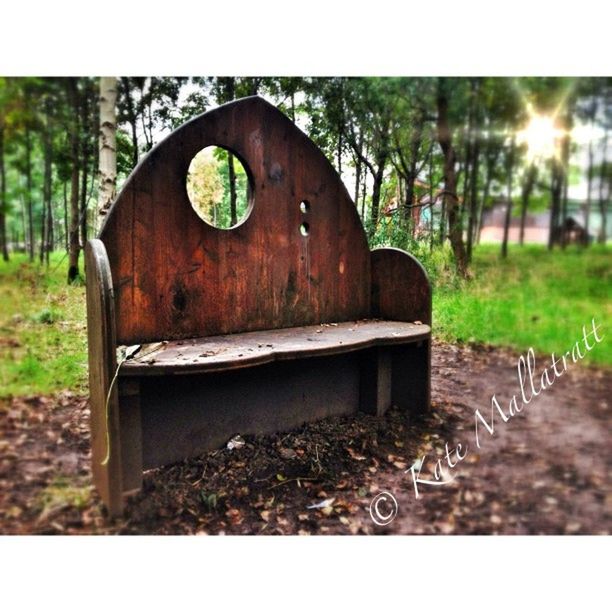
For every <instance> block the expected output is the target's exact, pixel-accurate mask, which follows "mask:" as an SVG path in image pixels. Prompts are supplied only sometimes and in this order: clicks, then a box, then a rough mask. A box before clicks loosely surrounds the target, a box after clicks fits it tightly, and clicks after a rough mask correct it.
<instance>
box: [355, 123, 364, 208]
mask: <svg viewBox="0 0 612 612" xmlns="http://www.w3.org/2000/svg"><path fill="white" fill-rule="evenodd" d="M357 147H358V148H359V153H360V154H363V134H361V133H360V134H359V143H358V145H357ZM361 167H362V162H361V158H360V157H359V155H357V158H356V159H355V206H357V205H358V202H359V187H360V185H361Z"/></svg>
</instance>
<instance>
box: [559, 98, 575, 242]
mask: <svg viewBox="0 0 612 612" xmlns="http://www.w3.org/2000/svg"><path fill="white" fill-rule="evenodd" d="M571 124H572V115H571V110H570V107H568V110H567V115H566V117H565V130H566V134H565V136H564V137H563V144H562V149H561V150H562V153H561V155H562V162H563V183H562V184H563V191H562V200H561V205H562V208H561V211H562V212H561V248H562V249H565V246H566V244H567V232H566V228H565V222H566V220H567V191H568V184H569V158H570V136H569V134H570V130H571V127H572V125H571Z"/></svg>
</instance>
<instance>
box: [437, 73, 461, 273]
mask: <svg viewBox="0 0 612 612" xmlns="http://www.w3.org/2000/svg"><path fill="white" fill-rule="evenodd" d="M437 108H438V117H437V136H438V143H439V144H440V148H441V149H442V153H443V155H444V198H443V201H444V204H445V208H446V214H447V217H448V237H449V240H450V243H451V247H452V249H453V254H454V256H455V265H456V267H457V272H458V273H459V275H460V276H462V277H463V278H467V277H468V276H469V272H468V267H467V259H466V253H465V246H464V244H463V228H462V227H461V211H460V209H459V199H458V198H457V175H456V173H455V150H454V148H453V143H452V136H451V131H450V125H449V120H448V96H447V93H446V87H445V79H444V78H440V79H439V80H438V95H437Z"/></svg>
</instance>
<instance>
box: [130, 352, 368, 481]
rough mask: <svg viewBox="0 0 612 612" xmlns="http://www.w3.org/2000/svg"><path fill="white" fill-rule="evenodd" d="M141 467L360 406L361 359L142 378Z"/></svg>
mask: <svg viewBox="0 0 612 612" xmlns="http://www.w3.org/2000/svg"><path fill="white" fill-rule="evenodd" d="M141 388H142V393H141V402H142V421H143V457H144V468H145V469H149V468H153V467H157V466H159V465H165V464H167V463H170V462H172V461H180V460H182V459H185V458H187V457H192V456H197V455H199V454H201V453H203V452H205V451H208V450H213V449H216V448H219V447H221V446H224V445H225V444H226V443H227V441H228V440H229V439H230V438H231V437H232V436H235V435H236V434H241V435H245V434H263V433H272V432H278V431H283V430H288V429H291V428H294V427H300V426H301V425H302V424H303V423H306V422H310V421H316V420H319V419H322V418H325V417H329V416H340V415H348V414H352V413H354V412H356V411H357V410H358V408H359V354H358V353H348V354H346V355H336V356H332V357H314V358H311V359H305V360H300V359H298V360H295V361H283V362H280V363H270V364H266V365H262V366H259V367H256V368H246V369H243V370H237V371H230V372H219V373H214V374H199V375H194V376H177V377H175V378H173V379H172V384H169V383H168V379H166V378H163V377H147V378H143V379H142V380H141Z"/></svg>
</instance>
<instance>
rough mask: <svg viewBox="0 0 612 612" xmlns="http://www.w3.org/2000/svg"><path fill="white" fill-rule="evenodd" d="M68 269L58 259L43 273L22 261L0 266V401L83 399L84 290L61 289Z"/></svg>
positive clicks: (42, 268) (16, 257) (42, 269)
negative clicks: (55, 395)
mask: <svg viewBox="0 0 612 612" xmlns="http://www.w3.org/2000/svg"><path fill="white" fill-rule="evenodd" d="M60 262H61V263H60ZM58 264H59V267H58ZM67 266H68V264H67V260H66V259H64V260H63V261H62V254H61V253H56V254H54V255H53V256H52V258H51V263H50V266H49V268H48V269H47V268H46V266H40V265H38V264H37V263H35V264H30V263H29V262H28V260H27V258H26V257H25V256H23V255H13V257H12V258H11V261H10V262H9V263H8V264H7V263H4V262H0V397H7V396H11V395H29V394H35V393H52V392H54V391H58V390H60V389H71V390H73V391H77V392H83V393H86V391H87V387H86V383H87V340H86V326H85V288H84V286H83V284H82V283H79V284H77V285H72V286H68V285H67V284H66V274H67V273H66V270H67ZM81 266H82V260H81Z"/></svg>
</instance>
